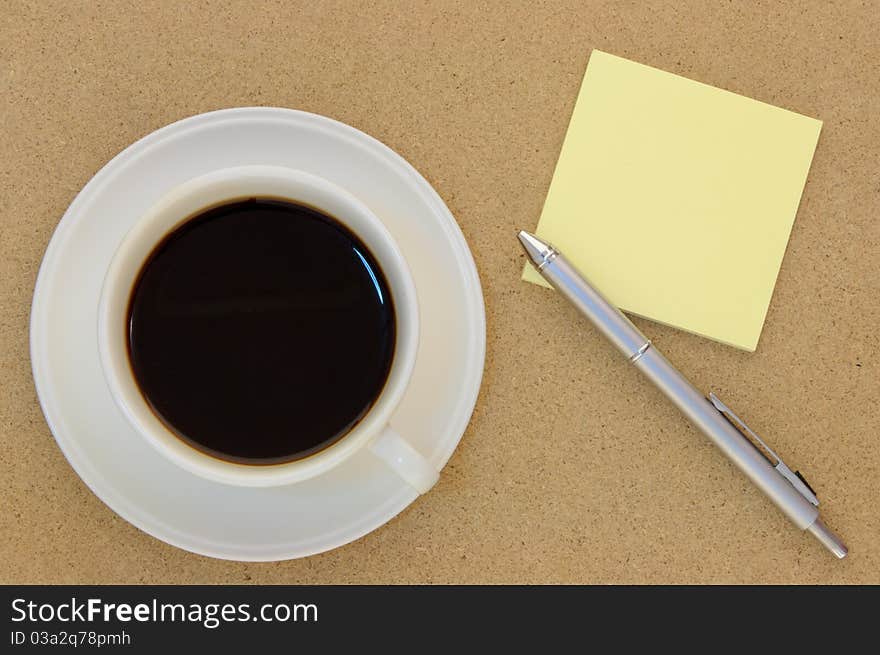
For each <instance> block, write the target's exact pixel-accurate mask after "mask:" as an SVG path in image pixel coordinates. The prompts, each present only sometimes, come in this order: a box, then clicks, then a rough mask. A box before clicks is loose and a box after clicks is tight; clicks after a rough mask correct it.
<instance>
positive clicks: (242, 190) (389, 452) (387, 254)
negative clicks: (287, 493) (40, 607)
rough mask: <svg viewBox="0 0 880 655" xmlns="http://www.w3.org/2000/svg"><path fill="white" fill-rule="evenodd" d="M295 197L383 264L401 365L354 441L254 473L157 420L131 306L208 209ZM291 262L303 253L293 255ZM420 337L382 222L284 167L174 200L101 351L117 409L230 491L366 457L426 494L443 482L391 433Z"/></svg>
mask: <svg viewBox="0 0 880 655" xmlns="http://www.w3.org/2000/svg"><path fill="white" fill-rule="evenodd" d="M252 196H256V197H260V196H268V197H274V198H286V199H290V200H293V201H297V202H300V203H303V204H306V205H310V206H312V207H315V208H317V209H320V210H322V211H324V212H326V213H327V214H330V215H331V216H334V217H335V218H336V219H337V220H339V221H340V222H342V223H343V224H345V225H346V226H347V227H348V228H349V229H350V230H351V231H352V232H354V233H355V234H357V236H358V237H360V238H361V239H362V240H363V241H364V243H365V244H366V245H367V246H368V247H369V249H370V252H371V253H373V255H374V256H375V257H376V259H377V260H378V262H379V265H380V266H381V267H382V271H383V272H384V273H385V276H386V278H387V280H388V284H389V286H390V287H391V294H392V297H393V299H394V308H395V316H396V324H397V326H396V327H397V329H396V342H395V348H394V359H393V361H392V363H391V370H390V372H389V374H388V379H387V381H386V383H385V386H384V388H383V390H382V392H381V394H380V395H379V397H378V398H377V399H376V401H375V403H374V404H373V407H372V408H371V409H370V411H369V412H368V413H367V414H366V416H364V418H362V419H361V420H360V421H359V422H358V423H357V424H356V425H355V426H354V427H353V428H352V429H351V430H350V431H349V433H348V434H346V435H345V436H344V437H342V438H341V439H339V440H338V441H336V442H335V443H334V444H332V445H331V446H329V447H327V448H325V449H324V450H321V451H319V452H317V453H315V454H312V455H309V456H308V457H305V458H303V459H300V460H296V461H292V462H287V463H283V464H275V465H247V464H237V463H234V462H229V461H225V460H220V459H217V458H214V457H211V456H210V455H207V454H205V453H203V452H201V451H199V450H196V449H195V448H193V447H192V446H190V445H188V444H186V443H185V442H184V441H183V440H181V439H180V438H179V437H177V436H176V435H174V433H173V432H171V431H170V430H169V429H168V428H167V427H166V426H165V425H164V423H163V422H162V421H161V420H160V419H159V418H158V417H157V416H156V415H155V414H154V413H153V411H152V410H151V409H150V407H149V405H148V404H147V402H146V400H145V399H144V397H143V395H142V393H141V391H140V389H139V388H138V386H137V383H136V381H135V379H134V374H133V373H132V367H131V365H130V363H129V356H128V347H127V340H128V326H127V312H128V303H129V299H130V297H131V294H132V291H133V287H134V285H135V282H136V280H137V277H138V274H139V272H140V270H141V268H142V267H143V265H144V263H145V262H146V260H147V258H148V256H149V255H150V253H151V252H152V251H153V249H154V248H155V246H156V245H157V244H158V243H159V242H160V241H161V240H162V239H163V237H164V236H165V235H167V234H168V233H169V232H171V231H172V230H173V229H175V228H176V227H177V226H178V225H180V224H181V223H182V222H184V221H185V220H186V219H188V218H189V217H191V216H193V215H194V214H196V213H197V212H199V211H200V210H203V209H205V208H208V207H211V206H215V205H218V204H221V203H223V202H224V201H229V200H235V199H240V198H242V197H252ZM291 257H296V252H293V251H291ZM418 335H419V310H418V301H417V298H416V288H415V285H414V284H413V280H412V275H411V274H410V272H409V268H408V267H407V264H406V260H405V259H404V257H403V254H402V253H401V252H400V249H399V248H398V247H397V244H396V243H395V242H394V239H393V238H392V237H391V234H389V232H388V230H387V229H386V228H385V226H384V225H383V224H382V222H381V221H380V220H379V219H378V218H377V217H376V216H375V214H373V212H372V211H370V209H369V208H368V207H367V206H366V205H364V204H363V203H362V202H360V201H359V200H358V199H357V198H355V197H354V196H352V195H351V194H350V193H348V192H347V191H345V190H344V189H342V188H340V187H338V186H336V185H335V184H333V183H331V182H329V181H327V180H325V179H323V178H320V177H317V176H315V175H311V174H309V173H305V172H303V171H299V170H294V169H290V168H283V167H278V166H241V167H236V168H227V169H222V170H219V171H215V172H212V173H209V174H207V175H203V176H201V177H198V178H195V179H193V180H190V181H188V182H186V183H184V184H182V185H180V186H178V187H176V188H175V189H173V190H172V191H170V192H169V193H168V194H167V195H165V196H164V197H163V198H162V199H161V200H159V201H158V202H157V203H156V204H155V205H154V206H153V207H151V208H150V209H149V210H148V211H147V212H146V213H145V214H144V215H143V216H141V217H140V218H139V219H138V221H137V222H136V223H135V224H134V226H133V227H132V228H131V230H130V231H129V232H128V233H127V234H126V235H125V237H124V238H123V240H122V243H121V244H120V245H119V248H118V249H117V250H116V253H115V255H114V256H113V260H112V262H111V263H110V267H109V269H108V270H107V275H106V277H105V279H104V286H103V289H102V291H101V303H100V307H99V310H98V347H99V350H100V354H101V365H102V367H103V370H104V377H105V378H106V380H107V384H108V386H109V388H110V392H111V394H112V396H113V399H114V401H115V402H116V404H117V405H118V406H119V409H120V410H122V412H123V414H124V415H125V417H126V418H127V420H128V422H129V423H131V426H132V427H133V428H134V429H135V430H136V431H137V432H138V433H139V434H140V435H141V436H142V437H143V438H144V439H146V440H147V441H148V442H149V443H150V444H151V445H152V446H154V447H155V448H156V449H157V450H158V451H159V452H160V453H161V454H162V455H164V456H165V457H167V458H168V459H169V460H171V461H172V462H174V463H175V464H177V465H178V466H180V467H181V468H183V469H186V470H187V471H189V472H191V473H194V474H196V475H199V476H202V477H204V478H207V479H209V480H214V481H216V482H221V483H225V484H232V485H239V486H250V487H267V486H274V485H285V484H291V483H294V482H298V481H301V480H306V479H308V478H311V477H314V476H316V475H320V474H321V473H324V472H326V471H328V470H329V469H331V468H333V467H335V466H338V465H339V464H341V463H342V462H343V461H345V460H347V459H348V458H350V457H352V456H353V455H354V454H355V453H357V452H359V451H361V450H362V449H368V450H369V451H371V452H372V453H373V454H374V455H375V456H377V457H379V458H380V459H381V460H383V461H384V462H385V463H386V464H387V465H388V466H389V467H390V468H391V469H393V470H394V471H395V472H396V473H397V474H398V475H400V477H402V478H403V479H404V480H405V481H406V482H408V483H409V484H410V485H411V486H412V487H414V488H415V489H416V490H418V491H419V492H420V493H425V492H426V491H428V489H430V488H431V487H432V486H433V485H434V483H435V482H436V481H437V477H438V473H437V470H436V469H434V468H433V467H432V466H431V465H430V464H429V463H428V462H427V460H426V459H425V458H424V457H423V456H422V455H421V454H420V453H418V452H417V451H416V450H415V449H414V448H413V447H412V446H410V445H409V444H408V443H407V442H406V441H405V440H404V439H403V438H402V437H401V436H400V435H398V434H397V433H396V432H395V431H394V430H393V429H392V427H391V425H390V421H391V418H392V415H393V414H394V410H395V409H396V408H397V406H398V405H399V403H400V401H401V399H402V397H403V394H404V392H405V391H406V387H407V384H408V383H409V380H410V377H411V376H412V372H413V367H414V365H415V361H416V350H417V348H418Z"/></svg>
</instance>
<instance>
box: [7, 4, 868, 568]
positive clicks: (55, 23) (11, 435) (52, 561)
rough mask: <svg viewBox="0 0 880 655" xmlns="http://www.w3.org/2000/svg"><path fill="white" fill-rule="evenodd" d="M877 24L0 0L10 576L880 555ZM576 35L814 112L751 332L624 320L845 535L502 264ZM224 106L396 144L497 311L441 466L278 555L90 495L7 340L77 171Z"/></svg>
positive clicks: (791, 10) (566, 88) (840, 16)
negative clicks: (396, 504)
mask: <svg viewBox="0 0 880 655" xmlns="http://www.w3.org/2000/svg"><path fill="white" fill-rule="evenodd" d="M878 34H880V3H878V2H870V1H869V2H842V3H829V2H824V1H821V2H820V1H819V0H816V1H815V2H805V3H803V4H802V5H801V6H799V7H794V6H786V5H784V4H782V3H757V2H741V3H739V2H733V3H727V2H725V3H709V2H702V1H696V2H691V3H682V2H658V3H647V2H608V3H600V2H594V3H576V4H571V3H562V2H509V3H501V2H489V3H484V2H460V3H458V2H435V3H425V2H414V3H407V2H402V1H401V2H388V3H375V2H363V3H355V2H322V1H311V2H296V3H294V2H265V3H255V2H235V3H208V2H192V3H178V2H171V1H168V2H152V1H149V2H143V1H139V2H132V3H130V4H127V3H120V2H92V1H83V2H79V1H74V2H41V1H38V0H35V1H33V2H21V1H20V0H6V2H4V4H3V9H2V11H0V155H2V156H0V248H2V252H0V343H2V352H0V439H2V441H0V535H2V539H0V582H7V583H9V582H51V583H61V582H67V583H123V582H128V583H137V582H150V583H197V582H208V583H214V582H216V583H226V582H228V583H238V582H262V583H330V582H335V583H348V582H358V583H422V582H459V583H480V582H482V583H496V582H509V583H526V582H527V583H543V582H572V583H590V582H593V583H660V582H666V583H697V582H716V583H720V582H731V583H733V582H773V583H776V582H780V583H781V582H793V583H794V582H804V583H815V582H823V583H878V582H880V483H878V479H880V442H878V439H880V422H878V409H880V408H878V395H880V394H878V392H880V373H878V371H880V365H878V347H877V342H878V339H877V331H878V324H880V270H878V269H880V266H878V264H880V256H878V255H880V217H878V205H880V165H878V164H880V73H878V70H880V37H878ZM593 48H599V49H602V50H605V51H607V52H611V53H614V54H617V55H621V56H624V57H627V58H630V59H634V60H636V61H640V62H643V63H646V64H650V65H653V66H657V67H659V68H662V69H665V70H669V71H672V72H675V73H680V74H682V75H684V76H687V77H690V78H693V79H696V80H699V81H702V82H707V83H709V84H713V85H716V86H720V87H722V88H725V89H729V90H731V91H735V92H737V93H741V94H744V95H747V96H750V97H753V98H757V99H760V100H763V101H765V102H769V103H772V104H774V105H779V106H782V107H786V108H788V109H792V110H795V111H798V112H801V113H804V114H806V115H808V116H814V117H816V118H820V119H822V120H823V121H824V122H825V124H824V128H823V130H822V136H821V138H820V141H819V146H818V149H817V151H816V156H815V159H814V161H813V166H812V170H811V172H810V175H809V179H808V182H807V185H806V190H805V192H804V196H803V201H802V202H801V206H800V211H799V212H798V217H797V220H796V222H795V225H794V231H793V232H792V236H791V242H790V245H789V247H788V250H787V253H786V256H785V260H784V262H783V265H782V271H781V273H780V275H779V280H778V284H777V286H776V291H775V293H774V296H773V301H772V304H771V306H770V311H769V315H768V317H767V323H766V326H765V329H764V333H763V336H762V338H761V342H760V344H759V346H758V350H757V352H755V353H754V354H747V353H744V352H740V351H738V350H734V349H732V348H729V347H726V346H722V345H719V344H716V343H713V342H710V341H707V340H705V339H702V338H699V337H696V336H692V335H689V334H685V333H683V332H679V331H676V330H674V329H671V328H665V327H661V326H658V325H654V324H651V323H649V322H647V321H638V325H639V326H640V327H641V328H642V329H643V330H644V331H645V332H646V333H647V334H648V335H649V336H651V337H652V338H653V339H654V342H655V344H657V345H658V346H659V347H660V348H662V349H663V350H665V352H666V354H667V355H668V357H669V358H670V359H671V360H672V361H673V362H675V363H676V364H677V365H678V366H679V367H680V368H681V369H682V370H683V371H684V372H685V373H686V374H687V375H689V376H690V377H691V378H692V379H693V381H694V382H695V383H696V384H697V385H698V386H700V387H701V388H704V389H707V390H708V389H710V388H712V389H715V390H717V391H718V393H719V394H720V395H721V396H722V398H724V399H725V400H726V401H727V402H728V403H729V404H730V405H731V406H733V407H734V409H735V410H736V411H738V412H739V413H741V414H742V415H744V417H745V418H746V419H747V420H748V421H749V423H750V424H751V425H752V426H753V427H754V428H756V429H757V430H758V431H759V432H760V433H763V434H764V435H765V436H766V437H768V439H769V440H770V441H771V443H772V445H773V446H774V447H775V448H776V449H777V450H778V451H779V452H780V453H782V454H783V456H786V457H787V459H789V460H791V461H792V462H793V463H794V464H796V465H797V467H798V468H800V469H801V470H802V471H804V472H805V474H806V475H807V477H808V479H809V480H810V482H811V483H812V484H813V486H814V487H816V489H817V491H818V493H819V496H820V498H821V499H822V508H823V516H824V517H825V519H826V521H827V522H828V524H829V525H831V526H833V527H834V528H835V529H837V530H838V531H839V532H840V534H842V535H843V536H845V537H846V539H847V540H848V542H849V545H850V547H851V550H852V553H851V556H850V557H849V558H848V559H846V560H844V561H836V560H835V559H833V558H832V557H831V556H830V555H829V554H828V553H826V552H825V551H824V550H822V549H821V547H820V546H819V545H818V544H817V543H815V542H814V541H813V540H812V539H811V538H810V537H808V536H807V535H803V534H801V533H799V532H798V531H797V530H796V529H794V528H793V527H792V526H791V525H789V524H788V522H787V521H786V520H785V519H784V518H783V516H782V515H781V514H780V513H779V512H777V511H776V510H775V509H773V507H772V506H771V505H770V504H769V502H768V501H767V500H765V498H764V497H763V496H762V495H761V494H760V493H759V492H758V491H756V490H755V489H754V488H753V487H751V486H750V485H749V484H748V483H747V482H746V480H745V478H743V477H742V476H741V475H740V474H739V473H738V472H736V471H735V470H734V469H733V467H732V466H731V465H730V464H728V463H727V462H726V460H724V458H723V457H722V456H721V455H720V454H719V453H718V452H717V451H716V450H715V449H714V448H713V447H712V446H710V445H709V444H708V442H707V441H706V440H705V439H704V438H703V437H702V436H700V435H698V434H697V433H696V432H695V431H694V430H693V429H692V428H690V427H689V426H688V425H687V424H686V423H685V421H684V420H683V419H682V418H681V417H680V416H679V415H678V414H677V413H676V411H675V410H674V409H673V408H672V407H671V406H670V405H669V404H667V403H666V402H665V401H664V400H663V399H662V398H661V397H660V395H659V393H658V392H657V391H655V390H653V389H652V388H651V387H650V386H649V384H648V383H647V382H646V381H644V380H642V379H640V377H639V375H638V373H637V371H635V370H634V369H633V368H631V367H629V366H627V364H626V363H625V362H623V361H621V358H620V357H619V355H618V353H617V352H615V351H614V350H612V347H611V346H609V345H608V344H607V343H604V342H602V341H601V340H600V339H599V338H598V336H597V334H596V333H595V332H594V331H593V330H592V329H590V328H588V327H587V326H586V325H585V324H584V323H581V322H580V321H578V320H577V319H576V316H575V313H574V310H572V309H571V308H568V307H566V306H564V305H563V304H562V303H561V301H560V299H558V298H557V297H556V296H555V295H554V294H553V293H552V292H550V291H547V290H545V289H542V288H539V287H535V286H532V285H529V284H526V283H524V282H521V281H520V272H521V270H522V265H523V258H522V255H521V254H520V251H519V248H518V245H517V244H516V242H515V240H514V232H515V230H516V229H519V228H534V226H535V224H536V223H537V219H538V215H539V213H540V210H541V205H542V202H543V199H544V195H545V193H546V190H547V186H548V184H549V181H550V176H551V174H552V172H553V166H554V163H555V161H556V157H557V154H558V152H559V148H560V145H561V142H562V138H563V135H564V133H565V129H566V124H567V121H568V118H569V115H570V113H571V110H572V106H573V103H574V100H575V95H576V93H577V90H578V86H579V84H580V81H581V77H582V75H583V72H584V68H585V65H586V62H587V58H588V56H589V53H590V51H591V49H593ZM241 105H277V106H281V107H294V108H298V109H304V110H308V111H312V112H317V113H320V114H326V115H328V116H331V117H333V118H336V119H339V120H341V121H345V122H347V123H350V124H351V125H354V126H355V127H358V128H360V129H361V130H364V131H366V132H367V133H369V134H372V135H373V136H375V137H377V138H379V139H381V140H382V141H384V142H385V143H387V144H388V145H390V146H391V147H392V148H394V149H395V150H397V151H398V152H400V153H401V154H402V155H403V156H404V157H406V158H407V159H408V160H409V161H410V162H412V163H413V165H415V166H416V168H418V169H419V170H420V171H421V172H422V173H423V174H424V175H425V177H426V178H427V179H428V180H429V181H430V182H431V183H432V184H433V185H434V186H435V187H436V189H437V191H438V192H439V193H440V195H441V196H442V197H443V198H444V200H445V201H446V203H447V204H448V205H449V208H450V209H451V210H452V213H453V214H454V215H455V217H456V218H457V220H458V222H459V224H460V225H461V227H462V230H463V231H464V234H465V236H466V237H467V239H468V241H469V243H470V246H471V248H472V250H473V254H474V258H475V259H476V262H477V266H478V268H479V271H480V275H481V278H482V283H483V291H484V293H485V298H486V311H487V318H488V335H487V337H488V355H487V360H486V370H485V377H484V380H483V386H482V390H481V393H480V397H479V401H478V404H477V408H476V411H475V412H474V416H473V419H472V421H471V423H470V427H469V428H468V430H467V432H466V433H465V435H464V438H463V440H462V442H461V445H460V447H459V448H458V450H457V451H456V453H455V454H454V456H453V457H452V459H451V461H450V463H449V465H448V466H447V468H446V469H445V470H444V472H443V475H442V477H441V480H440V483H439V484H438V485H437V487H436V488H435V489H434V490H433V491H432V492H431V493H430V494H429V495H427V496H424V497H422V498H421V499H419V500H417V501H416V502H415V503H414V504H413V505H412V506H410V508H409V509H407V510H406V511H404V512H403V513H402V514H401V515H400V516H398V517H397V518H395V519H394V520H393V521H391V522H390V523H389V524H388V525H386V526H384V527H383V528H381V529H379V530H377V531H375V532H374V533H372V534H370V535H368V536H366V537H364V538H362V539H359V540H358V541H356V542H354V543H352V544H349V545H347V546H345V547H342V548H340V549H338V550H335V551H333V552H329V553H325V554H322V555H318V556H315V557H311V558H307V559H304V560H298V561H288V562H278V563H270V564H246V563H236V562H224V561H218V560H212V559H209V558H206V557H200V556H196V555H192V554H190V553H187V552H184V551H181V550H178V549H175V548H172V547H171V546H168V545H165V544H164V543H162V542H160V541H157V540H156V539H153V538H152V537H149V536H147V535H146V534H144V533H142V532H140V531H139V530H137V529H136V528H134V527H132V526H131V525H129V524H128V523H126V522H125V521H123V520H122V519H120V518H119V517H117V516H116V515H115V514H114V513H113V512H111V511H110V510H109V509H108V508H107V507H105V506H104V505H103V503H101V501H99V500H98V499H97V498H96V497H95V496H94V495H93V494H92V493H91V491H89V489H88V488H87V487H86V486H85V485H84V484H83V483H82V482H81V481H80V480H79V478H78V477H77V476H76V474H75V473H74V472H73V470H72V469H71V468H70V466H69V465H68V464H67V462H66V460H65V459H64V457H63V456H62V454H61V452H60V450H59V449H58V447H57V446H56V444H55V441H54V440H53V438H52V435H51V434H50V432H49V429H48V428H47V426H46V423H45V421H44V420H43V416H42V414H41V412H40V408H39V405H38V403H37V398H36V395H35V392H34V388H33V382H32V378H31V373H30V360H29V355H28V315H29V309H30V300H31V294H32V292H33V285H34V280H35V277H36V273H37V268H38V266H39V263H40V259H41V257H42V255H43V251H44V249H45V248H46V245H47V243H48V241H49V238H50V236H51V235H52V231H53V230H54V229H55V226H56V224H57V223H58V221H59V219H60V218H61V215H62V213H63V212H64V210H65V208H66V207H67V205H68V204H69V203H70V201H71V200H72V199H73V197H74V195H75V194H76V193H77V191H78V190H79V189H80V188H81V187H82V186H83V185H84V184H85V183H86V182H87V181H88V180H89V178H90V177H91V176H92V175H93V174H94V173H95V172H96V171H97V170H98V169H99V168H100V167H101V166H103V165H104V164H105V163H106V162H107V161H108V160H109V159H110V158H111V157H112V156H113V155H115V154H116V153H117V152H119V151H120V150H122V149H123V148H125V147H126V146H127V145H129V144H130V143H132V142H133V141H135V140H136V139H138V138H140V137H142V136H144V135H146V134H148V133H149V132H151V131H152V130H155V129H156V128H158V127H161V126H163V125H165V124H167V123H170V122H172V121H175V120H178V119H180V118H183V117H186V116H189V115H192V114H196V113H199V112H204V111H208V110H212V109H218V108H222V107H233V106H241ZM634 192H636V193H637V192H638V190H634ZM747 263H748V262H747V261H743V265H744V266H745V265H747ZM540 314H544V315H546V318H545V319H543V320H540V321H539V320H537V319H536V317H537V316H538V315H540ZM536 361H539V362H541V364H540V365H536V364H535V363H534V362H536Z"/></svg>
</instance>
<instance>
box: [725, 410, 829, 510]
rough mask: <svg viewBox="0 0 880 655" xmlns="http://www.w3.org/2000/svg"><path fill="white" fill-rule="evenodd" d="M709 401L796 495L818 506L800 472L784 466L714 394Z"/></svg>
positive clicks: (814, 496)
mask: <svg viewBox="0 0 880 655" xmlns="http://www.w3.org/2000/svg"><path fill="white" fill-rule="evenodd" d="M709 401H710V402H711V403H712V404H713V405H714V406H715V409H717V410H718V411H719V412H721V414H722V416H724V418H726V419H727V420H728V421H729V422H730V424H731V425H733V427H735V428H736V429H737V430H739V432H740V433H741V434H742V435H743V436H744V437H746V438H747V439H748V440H749V442H750V443H751V444H752V445H753V446H754V447H755V448H756V449H757V450H758V452H760V453H761V454H762V455H763V456H764V457H765V458H766V459H767V460H768V461H769V462H770V464H771V465H772V466H773V468H775V469H776V470H777V471H778V472H779V474H780V475H781V476H782V477H784V478H785V479H786V480H788V481H789V483H791V486H793V487H794V488H795V489H796V490H797V491H798V493H800V495H801V496H803V497H804V498H806V499H807V500H808V501H810V502H811V503H812V504H813V505H818V504H819V499H818V498H816V494H815V493H814V492H813V490H812V489H811V488H810V485H809V484H807V481H806V480H805V479H804V477H803V476H802V475H801V474H800V472H794V471H792V470H791V469H790V468H788V466H786V464H785V462H783V461H782V458H781V457H780V456H779V455H777V454H776V453H775V452H774V450H773V449H772V448H770V446H768V445H767V444H766V443H764V440H763V439H761V437H759V436H758V435H757V434H755V432H754V431H753V430H752V429H751V428H750V427H749V426H748V425H746V424H745V421H743V420H742V419H741V418H740V417H739V416H737V415H736V414H734V413H733V410H731V409H730V407H728V406H727V405H725V404H724V403H723V402H721V400H720V399H719V398H718V396H716V395H715V394H714V393H710V394H709Z"/></svg>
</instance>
